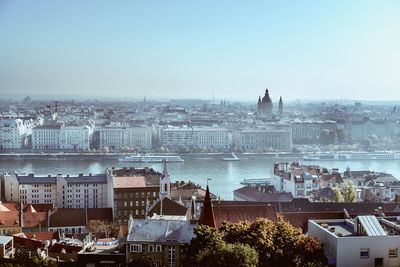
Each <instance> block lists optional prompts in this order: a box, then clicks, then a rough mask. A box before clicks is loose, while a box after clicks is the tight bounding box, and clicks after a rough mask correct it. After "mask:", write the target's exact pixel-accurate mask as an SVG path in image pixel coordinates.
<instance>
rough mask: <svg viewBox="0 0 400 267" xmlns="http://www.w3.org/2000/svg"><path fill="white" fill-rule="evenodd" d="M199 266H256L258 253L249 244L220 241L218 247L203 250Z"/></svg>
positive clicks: (199, 258)
mask: <svg viewBox="0 0 400 267" xmlns="http://www.w3.org/2000/svg"><path fill="white" fill-rule="evenodd" d="M197 262H198V266H207V267H231V266H237V267H256V266H257V264H258V253H257V251H256V250H255V249H253V248H251V247H250V246H249V245H243V244H229V243H225V242H221V243H219V244H218V245H217V246H216V247H213V248H208V249H205V250H203V251H201V252H200V253H199V255H198V257H197Z"/></svg>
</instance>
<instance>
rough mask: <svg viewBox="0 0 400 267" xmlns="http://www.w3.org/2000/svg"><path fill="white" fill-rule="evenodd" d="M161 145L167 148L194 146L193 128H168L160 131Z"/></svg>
mask: <svg viewBox="0 0 400 267" xmlns="http://www.w3.org/2000/svg"><path fill="white" fill-rule="evenodd" d="M161 145H163V146H166V147H169V148H177V147H181V146H193V145H194V131H193V128H187V127H183V128H178V127H168V128H163V129H161Z"/></svg>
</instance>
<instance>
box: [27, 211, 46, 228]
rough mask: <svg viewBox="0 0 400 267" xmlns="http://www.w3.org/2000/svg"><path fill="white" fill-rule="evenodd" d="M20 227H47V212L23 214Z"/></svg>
mask: <svg viewBox="0 0 400 267" xmlns="http://www.w3.org/2000/svg"><path fill="white" fill-rule="evenodd" d="M23 216H24V217H23V218H24V220H23V224H22V227H24V228H25V227H27V228H29V227H36V226H38V225H39V224H41V225H42V226H47V212H29V211H28V212H24V215H23Z"/></svg>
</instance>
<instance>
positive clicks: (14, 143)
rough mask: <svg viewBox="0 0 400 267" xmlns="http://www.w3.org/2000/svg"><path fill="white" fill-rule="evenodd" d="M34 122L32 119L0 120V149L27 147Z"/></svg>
mask: <svg viewBox="0 0 400 267" xmlns="http://www.w3.org/2000/svg"><path fill="white" fill-rule="evenodd" d="M34 126H35V122H34V121H33V120H32V119H28V120H22V119H1V120H0V149H22V148H26V147H27V146H28V136H29V135H31V134H32V128H33V127H34Z"/></svg>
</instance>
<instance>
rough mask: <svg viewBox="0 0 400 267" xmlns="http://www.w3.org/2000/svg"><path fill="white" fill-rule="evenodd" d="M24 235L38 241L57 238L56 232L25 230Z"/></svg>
mask: <svg viewBox="0 0 400 267" xmlns="http://www.w3.org/2000/svg"><path fill="white" fill-rule="evenodd" d="M24 235H25V236H26V237H27V238H30V239H36V240H40V241H45V240H53V239H57V240H58V239H59V236H58V232H51V231H49V232H25V233H24Z"/></svg>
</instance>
